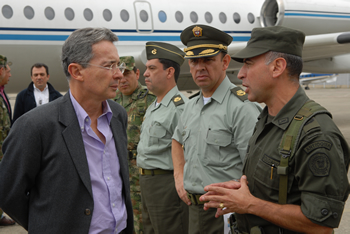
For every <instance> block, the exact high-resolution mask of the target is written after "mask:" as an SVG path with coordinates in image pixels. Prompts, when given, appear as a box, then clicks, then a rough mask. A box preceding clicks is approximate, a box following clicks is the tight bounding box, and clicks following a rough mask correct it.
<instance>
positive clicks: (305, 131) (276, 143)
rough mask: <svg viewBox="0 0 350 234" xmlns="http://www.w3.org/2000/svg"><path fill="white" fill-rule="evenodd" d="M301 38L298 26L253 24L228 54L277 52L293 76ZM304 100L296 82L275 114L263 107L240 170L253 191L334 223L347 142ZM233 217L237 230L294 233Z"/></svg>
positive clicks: (340, 205)
mask: <svg viewBox="0 0 350 234" xmlns="http://www.w3.org/2000/svg"><path fill="white" fill-rule="evenodd" d="M304 40H305V35H304V33H303V32H300V31H298V30H294V29H289V28H286V27H281V26H274V27H267V28H255V29H253V31H252V36H251V39H250V40H249V41H248V43H247V46H246V47H245V48H244V49H243V50H241V51H239V52H238V53H237V54H235V55H234V56H232V58H233V59H234V60H236V61H238V62H243V61H244V59H246V58H253V57H256V56H259V55H262V54H265V53H267V52H269V51H273V52H278V53H283V54H284V56H285V57H287V56H288V59H285V60H286V62H288V61H292V62H294V64H292V65H290V67H289V68H287V70H286V72H287V74H288V75H290V76H292V77H293V78H295V79H297V75H298V74H295V73H296V72H295V70H297V71H298V70H301V66H300V65H301V64H299V63H301V56H302V50H303V43H304ZM292 56H296V57H298V59H299V61H298V60H297V59H296V58H295V57H292ZM278 57H279V58H281V57H283V56H282V55H281V56H278ZM291 57H292V58H291ZM283 58H284V57H283ZM253 61H254V60H253ZM275 61H276V60H275ZM252 69H253V68H252ZM293 69H294V70H293ZM293 71H294V74H293V73H292V72H293ZM297 73H298V72H297ZM277 78H280V77H277ZM282 78H284V77H282ZM282 78H281V79H282ZM288 78H289V77H288ZM250 79H251V80H254V79H259V77H258V76H256V77H254V76H253V77H250ZM293 88H294V87H293ZM261 91H262V90H261ZM286 97H288V96H286ZM286 97H282V98H286ZM308 100H309V98H308V97H307V96H306V94H305V92H304V91H303V89H302V87H300V86H299V88H298V89H296V93H295V94H294V95H293V97H292V98H291V99H290V100H289V101H288V102H287V103H286V104H285V105H284V106H283V107H282V108H281V109H280V110H279V112H278V113H277V115H276V116H270V115H269V107H268V106H266V107H265V109H264V110H263V111H262V113H261V115H260V116H259V120H258V122H257V124H256V127H255V131H254V134H253V136H252V138H251V139H250V140H249V146H248V151H247V156H246V160H245V162H244V166H243V174H245V175H246V176H247V181H248V187H249V190H250V192H251V194H252V195H253V196H255V197H257V198H260V199H262V200H265V201H269V202H272V203H279V204H294V205H297V206H300V208H301V211H302V213H303V214H304V215H305V216H306V217H307V218H308V219H309V220H310V221H312V222H313V223H316V224H318V225H321V226H327V227H331V228H336V227H338V225H339V222H340V219H341V215H342V213H343V210H344V205H345V201H346V199H347V197H348V195H349V191H350V185H349V181H348V177H347V171H348V169H349V161H350V152H349V146H348V144H347V143H346V141H345V139H344V137H343V135H342V134H341V132H340V131H339V129H338V128H337V126H336V125H335V124H334V122H333V121H332V119H331V117H330V116H329V115H328V112H326V110H325V109H323V108H322V107H320V106H319V105H318V104H317V103H316V104H313V102H308V103H307V105H309V104H310V103H311V104H312V105H314V107H311V106H312V105H310V106H308V107H306V106H304V104H305V103H306V102H307V101H308ZM264 101H266V100H264ZM272 104H273V103H272ZM318 107H320V108H318ZM321 108H322V109H321ZM303 121H304V122H303ZM303 124H304V125H303ZM294 126H296V127H294ZM266 212H269V211H268V210H266ZM236 221H237V227H238V229H239V231H241V232H243V233H253V230H254V233H283V234H292V233H293V234H294V233H297V232H295V231H290V230H286V229H284V230H283V228H280V227H278V226H277V225H275V224H273V223H270V222H268V221H266V220H265V219H262V218H260V217H258V216H254V215H251V214H237V213H236Z"/></svg>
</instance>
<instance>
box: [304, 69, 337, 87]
mask: <svg viewBox="0 0 350 234" xmlns="http://www.w3.org/2000/svg"><path fill="white" fill-rule="evenodd" d="M337 77H338V74H317V73H305V72H302V73H301V74H300V77H299V83H300V85H305V89H306V90H308V89H310V88H309V84H311V83H324V82H327V83H331V82H334V81H336V80H337Z"/></svg>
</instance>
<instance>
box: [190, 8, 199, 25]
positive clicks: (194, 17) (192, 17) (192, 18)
mask: <svg viewBox="0 0 350 234" xmlns="http://www.w3.org/2000/svg"><path fill="white" fill-rule="evenodd" d="M190 18H191V21H192V22H193V23H197V21H198V15H197V13H196V12H194V11H192V12H191V14H190Z"/></svg>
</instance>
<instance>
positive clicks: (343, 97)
mask: <svg viewBox="0 0 350 234" xmlns="http://www.w3.org/2000/svg"><path fill="white" fill-rule="evenodd" d="M306 93H307V95H308V96H309V97H310V99H312V100H314V101H316V102H318V103H320V104H321V105H322V106H324V107H325V108H327V109H328V110H329V111H330V112H331V113H332V115H333V120H334V122H335V123H336V124H337V126H338V128H339V129H340V131H341V132H342V133H343V135H344V136H345V139H346V140H347V142H348V144H349V145H350V89H348V88H342V89H340V88H338V89H327V88H326V89H323V88H311V89H310V90H306ZM348 178H349V180H350V173H349V174H348ZM334 231H335V233H336V234H350V202H347V203H346V205H345V209H344V212H343V216H342V220H341V222H340V225H339V228H337V229H335V230H334ZM0 233H1V234H26V233H28V232H27V231H26V230H24V229H23V228H22V227H21V226H19V225H18V224H16V225H14V226H8V227H2V226H0Z"/></svg>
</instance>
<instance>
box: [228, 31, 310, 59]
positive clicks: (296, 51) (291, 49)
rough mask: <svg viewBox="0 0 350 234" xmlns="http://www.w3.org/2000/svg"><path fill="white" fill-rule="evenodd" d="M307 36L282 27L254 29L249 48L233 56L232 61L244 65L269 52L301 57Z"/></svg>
mask: <svg viewBox="0 0 350 234" xmlns="http://www.w3.org/2000/svg"><path fill="white" fill-rule="evenodd" d="M304 41H305V34H304V33H303V32H301V31H298V30H295V29H291V28H286V27H282V26H273V27H266V28H254V29H253V31H252V35H251V38H250V39H249V41H248V44H247V46H246V47H245V48H244V49H242V50H241V51H239V52H238V53H236V54H234V55H233V56H232V59H234V60H236V61H237V62H240V63H242V62H243V60H244V59H246V58H252V57H255V56H258V55H261V54H264V53H266V52H269V51H275V52H280V53H285V54H291V55H296V56H299V57H301V56H302V51H303V44H304Z"/></svg>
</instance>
